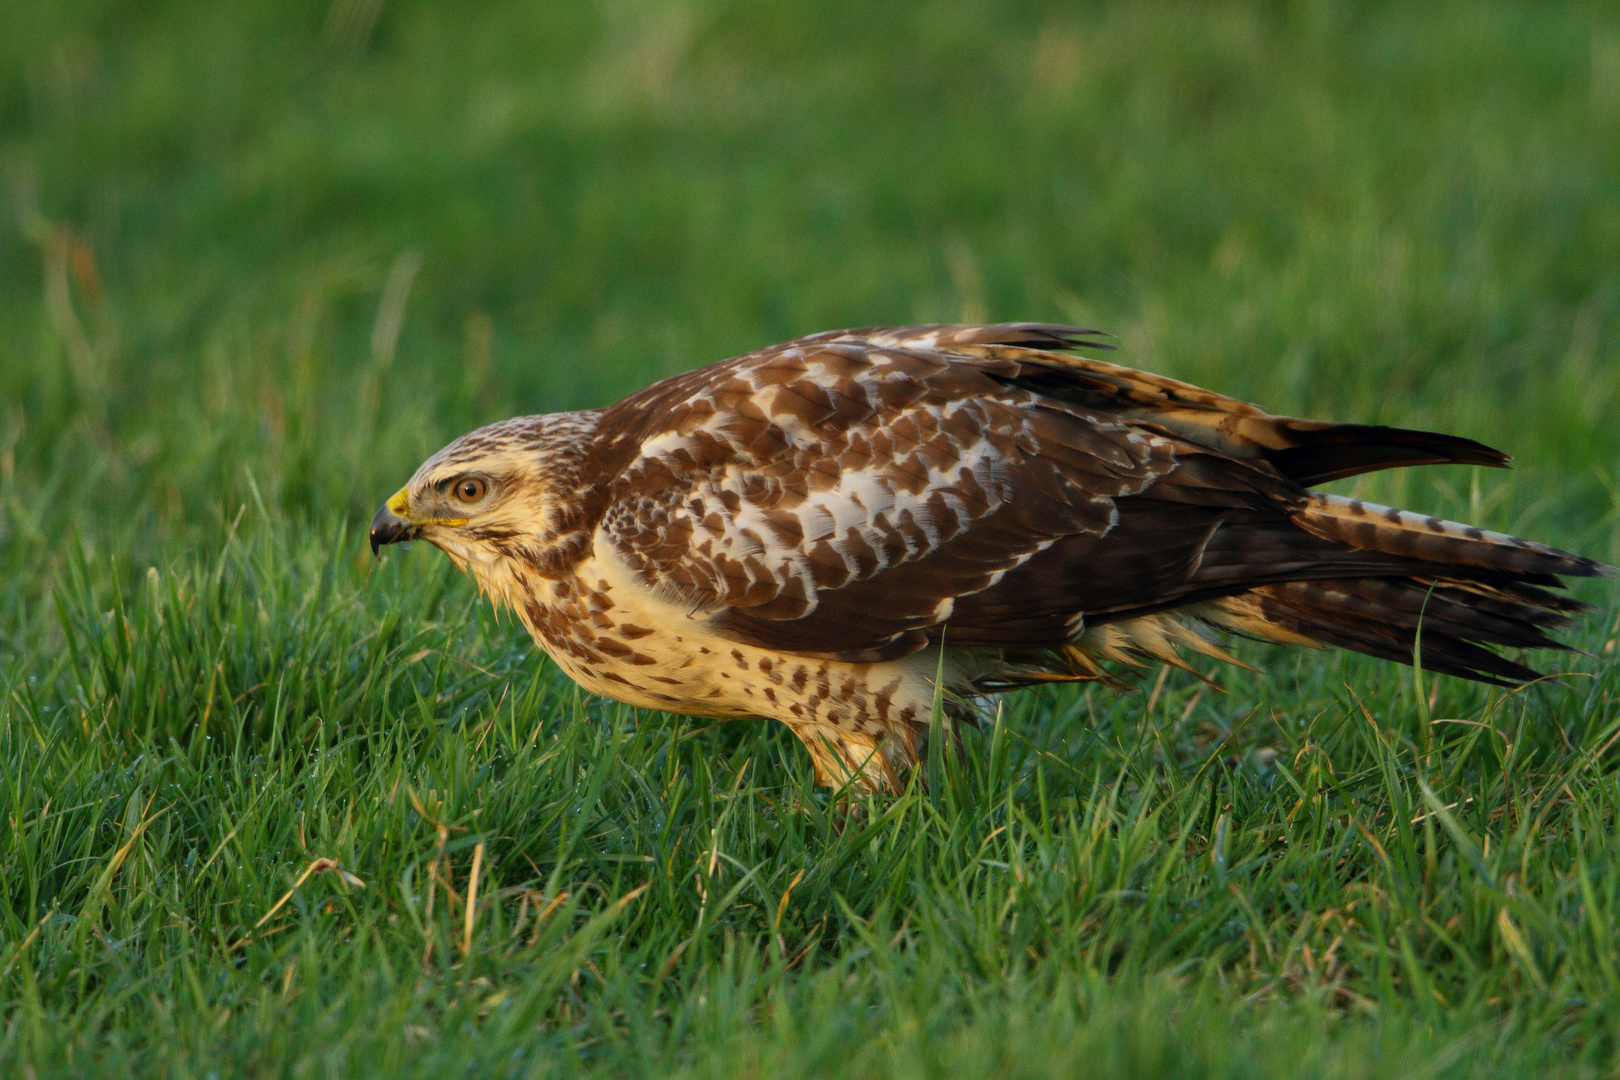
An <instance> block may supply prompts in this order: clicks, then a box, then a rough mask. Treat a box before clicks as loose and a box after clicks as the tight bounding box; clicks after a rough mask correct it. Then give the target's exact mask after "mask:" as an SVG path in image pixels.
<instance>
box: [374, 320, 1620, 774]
mask: <svg viewBox="0 0 1620 1080" xmlns="http://www.w3.org/2000/svg"><path fill="white" fill-rule="evenodd" d="M1103 336H1105V335H1103ZM1098 337H1099V332H1097V331H1091V330H1081V329H1078V328H1075V327H1068V326H1055V325H1046V324H1041V323H1003V324H998V325H990V326H964V325H933V326H910V327H892V328H876V329H865V330H842V331H834V332H829V333H823V334H816V335H813V336H811V337H805V338H799V339H797V340H795V341H790V342H787V343H785V344H781V345H774V346H771V347H770V348H766V349H761V350H759V351H757V352H752V353H749V354H748V355H746V356H739V357H736V358H735V359H731V360H726V361H723V362H721V363H718V364H714V365H712V366H710V367H706V368H701V369H699V370H696V371H689V372H686V373H685V374H681V375H676V376H674V377H672V378H669V379H665V380H663V381H662V382H659V383H655V384H653V385H652V386H649V387H647V388H646V389H644V390H641V391H640V392H638V393H635V394H632V395H631V396H629V397H627V398H625V399H624V400H623V401H620V402H619V403H618V404H616V405H611V406H608V407H607V408H602V409H587V410H584V411H580V412H568V413H556V414H551V415H544V416H524V417H518V418H516V419H512V420H506V421H503V422H501V423H496V424H491V425H489V426H488V427H484V428H480V429H478V430H477V431H474V432H471V433H470V434H467V435H463V436H462V437H461V438H459V439H457V440H455V441H454V442H452V443H450V444H449V445H448V446H446V447H445V448H444V449H443V450H440V451H439V452H438V453H437V454H435V455H433V456H432V457H431V458H429V459H428V460H427V461H426V462H425V463H424V464H423V465H422V467H421V468H420V469H418V470H417V472H416V475H415V476H413V477H412V478H411V480H410V482H409V483H408V484H406V485H405V486H404V487H403V488H401V489H400V490H399V491H398V492H397V493H396V494H395V495H393V496H392V497H391V498H390V499H389V500H388V501H387V503H386V504H385V505H384V506H383V507H382V508H381V509H380V510H378V511H377V515H376V517H375V518H374V519H373V520H372V523H371V545H372V550H373V552H374V553H375V552H376V551H377V549H378V548H379V547H380V546H381V545H384V544H391V543H395V542H398V541H402V540H412V539H417V538H420V539H423V540H426V541H428V542H429V543H432V544H434V545H436V546H437V547H439V548H440V549H441V550H443V551H444V552H445V553H446V554H447V555H449V556H450V558H451V559H452V560H453V561H454V562H455V564H456V565H457V566H458V567H460V568H461V569H462V570H463V571H466V572H469V573H470V574H471V576H472V577H473V578H474V579H475V580H476V581H477V583H478V586H479V588H480V589H481V591H482V592H483V593H485V594H486V595H488V596H489V597H490V598H491V599H492V600H493V601H494V602H495V603H496V604H497V605H502V604H504V605H507V606H509V607H510V608H511V609H512V610H513V611H515V612H516V614H517V616H518V618H519V619H521V620H522V622H523V625H524V626H525V627H526V628H527V629H528V631H529V634H530V635H531V636H532V637H533V638H534V641H535V642H536V644H538V645H539V646H540V647H541V648H542V649H544V650H545V651H546V652H547V653H548V654H549V655H550V656H551V657H552V659H554V660H555V661H556V662H557V664H558V665H559V666H560V667H561V668H562V669H563V670H564V671H565V672H567V673H568V674H569V675H570V676H571V677H572V678H574V679H575V680H576V681H577V682H579V683H580V684H581V685H582V686H584V687H585V688H586V689H588V690H590V691H592V692H594V693H598V694H603V695H605V696H607V697H611V698H616V699H617V700H619V701H623V702H628V703H629V704H631V705H636V706H641V707H644V708H649V709H661V710H665V711H669V712H675V713H684V714H688V715H691V716H703V717H721V718H725V717H769V718H775V719H777V720H780V721H782V722H783V723H785V724H787V725H788V726H789V727H790V728H792V729H793V731H794V733H795V734H797V735H798V736H799V738H800V739H802V740H803V742H804V744H805V746H806V747H807V748H808V749H809V751H810V756H811V758H812V759H813V761H814V763H815V770H816V779H817V781H818V783H823V784H833V785H845V784H853V785H856V786H859V787H864V788H867V789H871V790H877V791H894V790H896V789H897V788H898V787H899V786H900V785H901V784H903V783H904V780H905V777H906V775H907V773H908V772H909V770H910V769H911V767H912V766H913V765H914V764H915V763H916V762H917V761H918V759H919V753H920V752H921V750H922V748H923V746H924V744H925V741H926V739H927V737H928V732H929V729H930V723H931V718H932V715H933V707H934V702H935V701H936V694H935V683H936V681H937V680H938V679H939V676H940V675H941V673H942V676H943V678H942V681H943V686H942V688H941V691H942V696H943V700H944V702H945V710H944V711H945V723H946V724H947V725H951V724H955V723H961V722H971V721H972V720H973V719H974V717H975V716H976V715H977V712H976V710H975V708H974V706H973V702H974V701H975V699H979V698H982V697H983V696H984V695H987V694H992V693H996V692H1000V691H1004V690H1010V689H1014V688H1017V687H1023V686H1029V685H1032V684H1036V683H1045V682H1053V681H1077V680H1102V681H1104V682H1105V683H1109V684H1113V685H1117V684H1118V680H1117V678H1116V677H1115V676H1113V675H1111V674H1110V670H1111V669H1112V670H1116V671H1117V670H1119V669H1118V668H1117V667H1114V666H1112V665H1110V666H1105V664H1109V662H1115V663H1117V662H1123V663H1125V664H1135V665H1138V666H1139V665H1140V663H1141V662H1142V661H1143V660H1144V659H1145V660H1159V661H1163V662H1165V663H1169V664H1176V665H1180V666H1186V664H1185V661H1184V659H1183V657H1182V654H1181V652H1180V650H1181V649H1190V650H1192V651H1194V652H1197V653H1202V654H1205V655H1207V656H1211V657H1215V658H1218V659H1221V660H1225V661H1230V662H1233V663H1236V661H1235V660H1233V658H1232V657H1230V656H1229V655H1228V654H1227V653H1226V652H1225V651H1224V650H1222V648H1221V647H1220V646H1219V645H1218V644H1217V643H1216V641H1217V640H1218V635H1217V633H1216V632H1219V631H1229V632H1235V633H1237V634H1239V635H1244V636H1248V637H1251V638H1259V639H1262V640H1266V641H1275V642H1284V643H1288V644H1294V645H1306V646H1315V647H1324V646H1334V647H1338V648H1342V649H1350V650H1353V651H1355V652H1360V653H1366V654H1368V655H1371V656H1378V657H1383V658H1385V659H1388V660H1396V661H1401V662H1405V663H1410V662H1411V661H1412V658H1413V652H1414V646H1415V645H1416V644H1417V643H1418V642H1419V641H1421V662H1422V664H1423V666H1424V667H1425V668H1427V669H1429V670H1431V671H1439V672H1445V673H1448V674H1452V675H1459V676H1462V677H1463V678H1467V679H1475V680H1478V681H1481V682H1487V683H1495V684H1498V685H1515V684H1518V683H1521V682H1523V681H1525V680H1528V679H1531V678H1534V677H1536V672H1535V671H1534V670H1533V669H1531V668H1529V667H1526V666H1525V665H1524V664H1522V663H1520V662H1519V661H1517V660H1515V659H1512V658H1510V657H1509V656H1506V655H1503V654H1502V653H1500V652H1498V651H1495V649H1493V648H1492V646H1494V647H1497V648H1505V649H1546V648H1553V649H1562V648H1566V646H1563V645H1560V644H1559V643H1558V642H1557V641H1555V640H1554V639H1552V638H1551V637H1549V636H1548V631H1550V630H1556V629H1559V628H1563V627H1566V626H1568V625H1569V624H1570V623H1571V622H1572V621H1573V619H1574V617H1575V616H1576V614H1577V613H1578V612H1580V611H1582V610H1583V609H1585V607H1586V605H1583V604H1581V603H1579V602H1577V601H1575V600H1572V599H1569V598H1567V597H1565V596H1562V595H1559V594H1558V593H1555V592H1553V591H1551V590H1553V589H1557V588H1561V587H1562V582H1561V581H1560V578H1561V577H1563V576H1576V577H1588V576H1594V575H1598V574H1601V573H1604V572H1606V571H1608V570H1609V568H1608V567H1605V566H1603V565H1602V564H1601V563H1598V562H1595V561H1593V560H1591V559H1587V558H1583V557H1581V556H1579V555H1573V554H1570V553H1569V552H1566V551H1559V550H1556V549H1554V548H1551V547H1547V546H1544V545H1542V544H1538V543H1534V542H1532V541H1529V540H1521V539H1519V538H1517V537H1513V536H1507V535H1504V534H1502V533H1496V532H1487V531H1485V530H1483V529H1479V528H1476V527H1474V526H1472V525H1463V524H1458V523H1456V522H1452V521H1444V520H1442V519H1440V518H1437V517H1428V516H1425V515H1423V514H1415V513H1411V512H1408V511H1405V510H1397V509H1394V508H1392V507H1387V506H1378V505H1375V504H1373V503H1367V502H1362V501H1360V500H1357V499H1352V498H1346V497H1343V496H1339V495H1330V494H1323V493H1319V492H1315V491H1312V490H1311V489H1312V487H1314V486H1315V485H1318V484H1322V483H1324V482H1326V481H1329V480H1337V479H1340V478H1342V477H1347V476H1354V475H1356V474H1358V473H1364V472H1369V471H1372V470H1376V469H1385V468H1391V467H1394V466H1401V465H1419V464H1429V463H1437V462H1451V463H1461V464H1467V465H1491V466H1504V465H1506V464H1507V462H1508V458H1507V456H1506V455H1504V454H1502V453H1500V452H1498V451H1496V450H1493V449H1491V448H1489V447H1487V446H1484V445H1482V444H1480V443H1477V442H1474V441H1472V440H1470V439H1464V438H1458V437H1455V436H1451V435H1441V434H1434V433H1430V432H1424V431H1410V430H1403V429H1400V428H1391V427H1381V426H1369V425H1362V424H1335V423H1326V422H1322V421H1317V420H1299V419H1292V418H1288V417H1281V416H1271V415H1269V414H1267V413H1265V412H1262V411H1261V410H1260V409H1258V408H1256V407H1255V406H1253V405H1249V404H1246V403H1244V402H1241V401H1236V400H1234V399H1232V398H1228V397H1223V396H1221V395H1219V394H1215V393H1211V392H1210V391H1208V390H1202V389H1199V388H1198V387H1195V386H1192V385H1189V384H1187V383H1183V382H1177V381H1176V380H1174V379H1168V378H1165V377H1163V376H1159V375H1153V374H1149V373H1147V372H1142V371H1136V370H1132V369H1130V368H1126V367H1120V366H1117V365H1114V364H1109V363H1104V362H1101V361H1099V360H1094V359H1087V358H1084V357H1081V356H1078V355H1074V353H1073V351H1072V350H1076V349H1084V350H1086V351H1095V350H1100V349H1106V348H1109V346H1108V345H1106V344H1104V343H1102V342H1100V341H1098V340H1096V339H1097V338H1098Z"/></svg>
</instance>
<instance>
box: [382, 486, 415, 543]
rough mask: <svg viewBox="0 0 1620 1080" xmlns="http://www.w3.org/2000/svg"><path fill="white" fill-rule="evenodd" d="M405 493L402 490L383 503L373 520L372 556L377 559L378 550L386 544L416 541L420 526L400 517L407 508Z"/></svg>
mask: <svg viewBox="0 0 1620 1080" xmlns="http://www.w3.org/2000/svg"><path fill="white" fill-rule="evenodd" d="M404 496H405V492H404V490H403V489H401V490H400V491H399V492H398V493H397V494H395V495H394V497H393V498H391V499H389V500H388V501H387V502H385V503H383V504H382V506H381V508H379V509H378V511H377V516H376V517H374V518H372V519H371V554H372V557H373V558H375V557H376V555H377V550H378V549H379V548H381V547H382V546H383V545H384V544H397V543H399V542H400V541H401V540H415V539H416V535H417V532H418V526H417V525H416V524H415V523H413V522H409V521H406V520H405V519H404V518H402V517H400V516H399V513H398V511H397V510H396V507H397V508H398V510H403V509H404V508H405V499H404Z"/></svg>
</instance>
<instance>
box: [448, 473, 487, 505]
mask: <svg viewBox="0 0 1620 1080" xmlns="http://www.w3.org/2000/svg"><path fill="white" fill-rule="evenodd" d="M488 490H489V485H487V484H485V483H484V482H483V481H482V480H480V479H478V477H476V476H468V477H464V478H463V479H461V480H457V481H456V487H455V494H456V498H458V499H460V500H461V501H462V502H464V503H475V502H477V501H478V500H479V499H482V498H483V497H484V492H486V491H488Z"/></svg>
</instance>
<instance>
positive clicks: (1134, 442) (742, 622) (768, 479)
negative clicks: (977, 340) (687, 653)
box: [600, 334, 1176, 659]
mask: <svg viewBox="0 0 1620 1080" xmlns="http://www.w3.org/2000/svg"><path fill="white" fill-rule="evenodd" d="M650 389H651V390H654V391H656V394H644V395H637V396H636V397H635V398H632V399H628V400H627V401H626V402H624V403H622V404H621V405H619V406H616V407H615V408H614V409H612V410H610V411H609V414H608V416H607V417H605V418H604V425H603V426H604V429H606V430H613V429H615V428H620V429H628V428H634V430H635V432H636V440H637V441H636V443H635V446H634V448H633V450H630V449H629V448H627V450H629V452H628V453H627V454H626V457H627V458H628V461H627V464H626V465H625V467H624V468H623V471H622V472H620V473H619V475H618V476H617V478H616V479H615V480H614V482H613V484H612V488H611V498H610V500H609V503H608V506H607V508H606V511H605V513H604V515H603V518H602V521H601V525H600V529H601V535H602V536H603V538H604V539H605V540H606V541H607V542H608V543H610V544H611V545H612V547H613V549H614V550H615V551H616V552H617V553H618V555H619V556H620V557H621V558H622V559H623V560H624V562H625V563H626V564H627V565H628V566H629V567H630V568H631V569H632V570H633V571H634V572H635V574H636V575H637V576H638V577H639V580H640V581H641V582H642V583H643V584H644V585H646V586H647V587H648V588H650V589H652V590H654V591H656V592H657V593H659V594H660V595H662V596H663V597H665V598H667V599H670V600H673V601H675V602H678V603H680V604H683V605H685V606H687V607H688V608H689V609H691V610H692V611H693V612H694V613H702V614H703V615H704V616H706V617H707V618H708V619H709V620H710V623H711V625H712V626H713V628H714V629H715V630H716V631H717V632H719V633H721V634H723V635H726V636H729V637H731V638H733V639H734V640H739V641H745V642H748V643H753V644H761V645H768V646H770V647H774V648H783V649H790V650H792V651H796V652H803V653H819V654H829V655H838V656H840V657H844V658H855V657H863V658H871V659H876V658H879V657H886V656H892V655H903V654H904V653H907V652H910V651H913V650H914V649H916V648H918V647H920V646H921V644H922V643H923V641H924V640H925V635H926V631H927V630H928V629H929V628H930V627H933V626H936V625H937V624H940V623H943V622H944V621H945V620H947V619H948V618H949V617H950V614H951V608H952V605H953V603H954V601H955V599H956V598H957V597H959V596H963V595H966V594H970V593H974V592H978V591H980V590H982V589H985V588H986V587H988V586H990V585H993V584H994V583H995V582H996V581H997V580H999V579H1000V578H1001V577H1002V576H1003V575H1005V574H1006V573H1007V572H1008V571H1009V570H1012V569H1013V568H1015V567H1017V566H1018V565H1020V564H1021V563H1023V562H1024V561H1026V560H1027V559H1029V558H1030V557H1031V556H1033V555H1034V554H1036V553H1037V552H1039V551H1041V550H1042V549H1044V548H1046V547H1048V546H1050V545H1051V544H1053V543H1054V542H1056V541H1057V540H1059V539H1060V538H1062V537H1067V536H1074V535H1079V534H1085V535H1094V536H1100V535H1102V534H1104V533H1106V532H1107V531H1108V530H1109V529H1110V528H1111V527H1112V526H1113V524H1114V522H1115V520H1116V519H1117V513H1118V511H1117V508H1116V505H1115V501H1114V500H1115V499H1116V498H1117V497H1118V496H1121V495H1128V494H1133V493H1136V492H1140V491H1142V490H1143V489H1145V488H1146V487H1148V486H1149V485H1151V484H1152V483H1153V482H1154V480H1155V479H1156V478H1157V477H1159V476H1161V475H1162V474H1164V473H1165V472H1167V471H1168V470H1170V469H1171V468H1172V467H1173V466H1174V464H1175V461H1174V453H1173V444H1174V443H1175V441H1176V440H1175V439H1173V438H1172V437H1169V436H1166V435H1161V434H1157V433H1154V432H1148V431H1144V430H1142V429H1141V428H1140V427H1139V426H1138V425H1133V424H1131V423H1129V422H1127V421H1124V420H1122V419H1119V418H1117V417H1111V416H1109V415H1107V414H1106V413H1104V412H1102V411H1099V410H1096V409H1091V408H1088V407H1085V406H1083V405H1079V404H1072V403H1065V402H1058V401H1048V400H1045V399H1044V398H1043V397H1042V396H1041V395H1039V394H1036V393H1033V392H1031V391H1028V390H1024V389H1020V388H1018V387H1014V386H1008V385H1006V384H1004V383H1003V382H1002V381H999V380H998V379H997V378H995V376H994V374H993V373H992V372H991V371H989V370H987V369H986V365H985V364H983V363H982V362H980V361H978V360H977V359H969V358H964V357H957V356H953V355H951V354H950V353H948V352H945V351H942V350H939V349H935V348H929V347H927V346H926V345H924V346H918V345H917V344H916V343H901V342H898V341H897V342H895V343H894V344H885V343H878V342H874V341H870V340H866V339H863V338H860V337H857V336H854V335H849V334H845V335H819V336H817V337H816V338H811V339H805V340H801V341H798V342H791V343H789V344H787V345H784V346H779V347H777V348H775V349H772V350H767V351H765V352H762V353H758V354H752V355H751V356H747V357H741V358H739V359H737V360H733V361H728V362H726V363H724V364H719V365H715V366H714V367H711V368H706V369H703V370H702V371H700V372H693V373H688V375H686V376H681V377H677V379H675V380H672V381H671V382H669V383H667V384H660V386H659V387H655V388H650ZM621 441H623V440H621Z"/></svg>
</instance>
